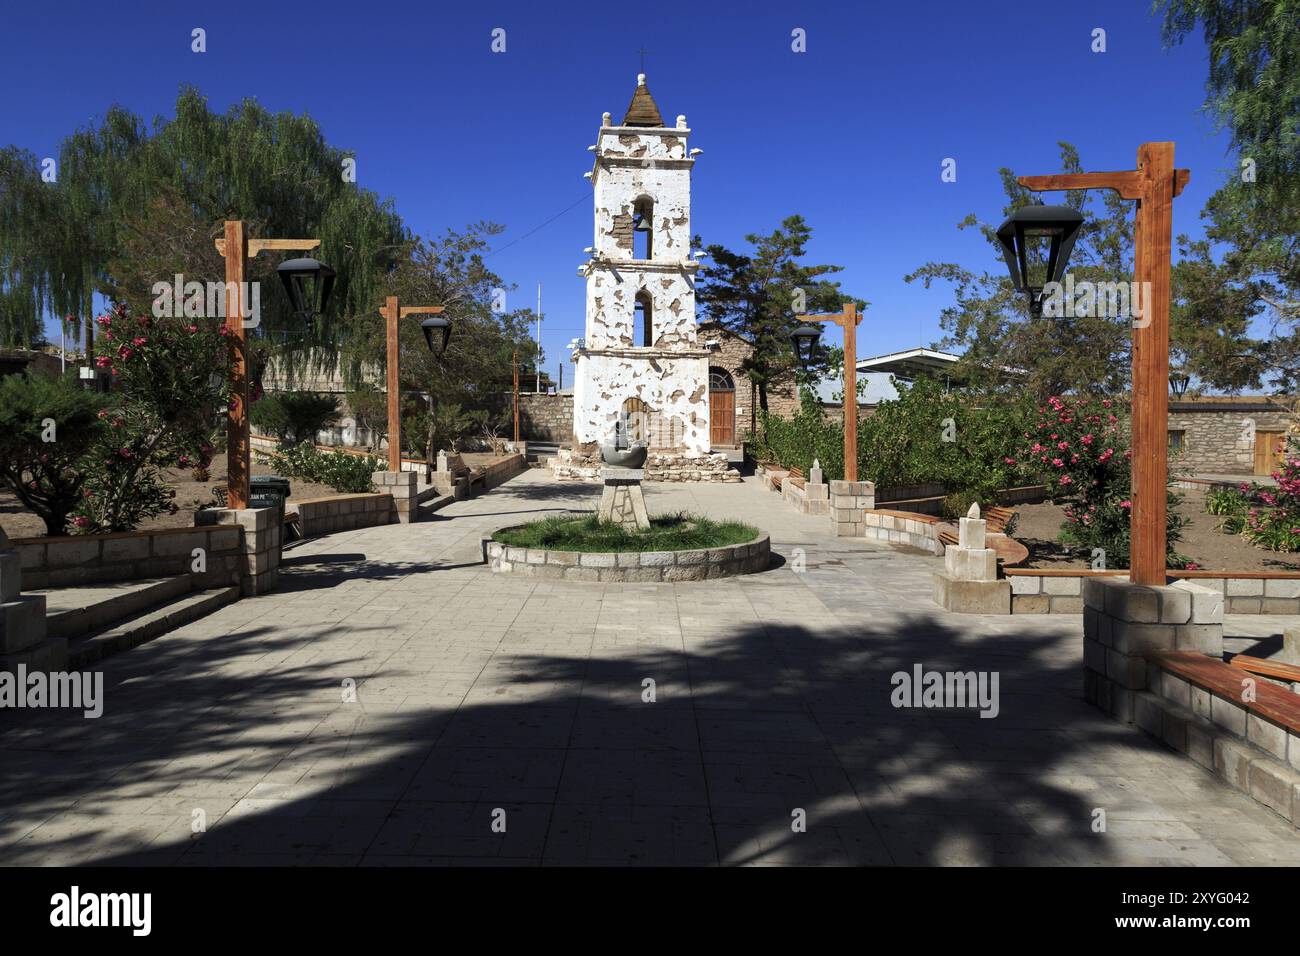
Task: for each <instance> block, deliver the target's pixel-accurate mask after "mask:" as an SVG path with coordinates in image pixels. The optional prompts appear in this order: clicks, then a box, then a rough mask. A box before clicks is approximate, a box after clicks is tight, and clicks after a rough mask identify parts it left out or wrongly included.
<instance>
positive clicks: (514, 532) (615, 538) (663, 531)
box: [492, 514, 759, 551]
mask: <svg viewBox="0 0 1300 956" xmlns="http://www.w3.org/2000/svg"><path fill="white" fill-rule="evenodd" d="M758 534H759V532H758V529H757V528H755V527H753V526H752V525H747V524H744V523H742V522H740V521H713V520H711V519H709V518H703V517H700V516H699V515H691V514H675V515H656V516H655V517H653V518H651V519H650V530H649V531H640V532H635V533H633V532H628V531H624V530H623V529H622V528H621V527H619V526H618V525H616V524H612V523H610V522H603V521H600V520H599V519H598V518H597V517H596V515H594V514H592V515H585V516H582V517H576V518H575V517H573V516H572V515H552V516H551V517H549V518H541V519H539V520H537V521H530V522H529V523H528V524H523V525H518V526H517V527H514V528H503V529H502V530H500V531H498V532H497V533H496V534H494V535H492V540H493V541H499V542H501V543H502V544H508V545H511V546H513V547H516V548H545V549H548V550H551V551H689V550H692V549H695V548H725V547H728V546H730V545H733V544H745V543H746V542H749V541H753V540H754V539H755V538H757V537H758Z"/></svg>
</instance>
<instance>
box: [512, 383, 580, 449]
mask: <svg viewBox="0 0 1300 956" xmlns="http://www.w3.org/2000/svg"><path fill="white" fill-rule="evenodd" d="M519 434H520V435H521V436H522V437H523V438H524V439H525V440H526V441H543V442H555V443H557V444H558V443H561V442H571V441H573V395H572V394H569V395H546V394H538V393H534V392H521V393H520V395H519Z"/></svg>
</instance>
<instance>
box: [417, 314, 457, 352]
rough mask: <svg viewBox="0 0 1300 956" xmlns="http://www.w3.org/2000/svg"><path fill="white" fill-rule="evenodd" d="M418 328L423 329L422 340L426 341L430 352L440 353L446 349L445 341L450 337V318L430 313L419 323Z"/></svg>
mask: <svg viewBox="0 0 1300 956" xmlns="http://www.w3.org/2000/svg"><path fill="white" fill-rule="evenodd" d="M420 328H421V329H422V330H423V331H424V341H425V342H427V343H428V345H429V351H430V352H435V353H437V354H439V355H441V354H442V353H443V352H445V351H447V342H448V340H449V339H450V338H451V320H449V319H444V318H443V317H442V316H440V315H431V316H429V317H428V318H427V319H425V320H424V321H423V322H421V323H420ZM435 343H436V344H435Z"/></svg>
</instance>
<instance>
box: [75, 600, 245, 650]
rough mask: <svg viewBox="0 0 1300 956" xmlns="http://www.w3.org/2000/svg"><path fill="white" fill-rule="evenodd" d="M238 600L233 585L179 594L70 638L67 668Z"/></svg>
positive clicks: (183, 623)
mask: <svg viewBox="0 0 1300 956" xmlns="http://www.w3.org/2000/svg"><path fill="white" fill-rule="evenodd" d="M238 600H239V585H237V584H232V585H230V586H228V587H217V588H208V589H207V590H204V591H194V592H192V593H187V594H183V595H181V596H180V597H177V598H174V599H172V600H170V601H168V602H167V603H165V604H162V605H159V606H156V607H152V608H150V609H149V610H147V611H144V612H142V613H140V614H136V615H134V616H132V617H130V618H128V619H126V620H123V621H119V622H117V623H116V624H114V625H113V626H112V627H109V628H107V629H105V630H101V631H97V632H95V633H93V634H89V635H87V636H85V637H82V638H80V639H78V640H74V641H73V642H72V643H71V644H70V645H69V646H68V669H69V670H75V669H77V668H81V667H86V666H87V665H89V664H93V663H94V662H96V661H99V660H102V659H103V658H105V657H108V656H110V655H112V654H116V653H118V652H119V651H124V650H127V649H128V648H132V647H136V646H137V645H140V644H143V643H145V642H146V641H151V640H153V639H154V638H156V637H160V636H162V635H163V634H166V633H167V632H169V631H174V630H176V629H177V628H178V627H181V626H183V625H185V624H189V623H190V622H192V621H197V620H198V619H199V618H201V617H206V616H207V615H209V614H211V613H212V612H213V611H215V610H217V609H218V608H220V607H224V606H225V605H227V604H230V603H231V602H233V601H238Z"/></svg>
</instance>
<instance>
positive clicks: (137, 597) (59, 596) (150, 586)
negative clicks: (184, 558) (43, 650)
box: [26, 574, 193, 640]
mask: <svg viewBox="0 0 1300 956" xmlns="http://www.w3.org/2000/svg"><path fill="white" fill-rule="evenodd" d="M192 587H193V585H192V583H191V581H190V576H189V575H188V574H177V575H171V576H169V577H162V578H146V579H144V580H140V581H117V582H111V583H106V584H93V585H82V586H78V587H70V588H48V589H44V590H39V591H29V592H26V593H28V594H32V595H36V594H43V595H45V630H46V634H47V635H48V636H49V637H62V638H68V639H69V640H71V639H73V638H77V637H81V636H83V635H85V634H89V633H90V632H91V631H98V630H103V629H104V628H106V627H109V626H111V625H112V624H114V623H115V622H117V621H120V620H122V619H123V618H127V617H130V616H132V615H134V614H139V613H140V612H141V611H145V610H148V609H149V608H151V607H156V606H158V605H159V604H162V603H164V602H166V601H170V600H172V599H174V598H177V597H180V596H181V595H183V594H188V593H189V592H190V590H191V588H192Z"/></svg>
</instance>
